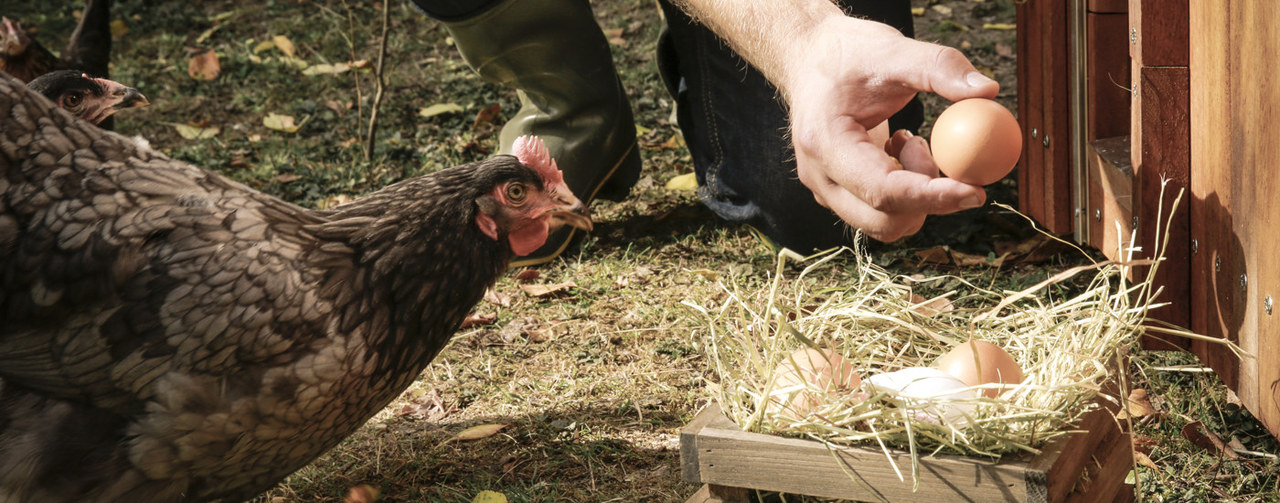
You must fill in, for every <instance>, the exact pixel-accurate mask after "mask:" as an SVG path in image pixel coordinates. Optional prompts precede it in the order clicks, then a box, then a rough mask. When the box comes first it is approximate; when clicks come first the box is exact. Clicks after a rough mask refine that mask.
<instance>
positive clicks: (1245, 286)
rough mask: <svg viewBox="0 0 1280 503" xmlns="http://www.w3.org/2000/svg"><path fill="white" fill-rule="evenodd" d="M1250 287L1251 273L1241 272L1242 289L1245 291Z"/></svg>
mask: <svg viewBox="0 0 1280 503" xmlns="http://www.w3.org/2000/svg"><path fill="white" fill-rule="evenodd" d="M1248 289H1249V275H1248V274H1241V275H1240V291H1242V292H1243V291H1247V290H1248Z"/></svg>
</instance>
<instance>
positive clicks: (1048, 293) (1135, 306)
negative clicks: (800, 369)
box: [688, 203, 1190, 472]
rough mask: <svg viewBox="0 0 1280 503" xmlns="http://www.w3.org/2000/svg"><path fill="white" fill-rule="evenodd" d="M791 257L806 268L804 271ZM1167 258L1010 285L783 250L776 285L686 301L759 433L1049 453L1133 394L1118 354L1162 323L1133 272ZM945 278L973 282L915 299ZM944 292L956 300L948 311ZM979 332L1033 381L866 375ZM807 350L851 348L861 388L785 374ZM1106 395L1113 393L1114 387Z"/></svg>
mask: <svg viewBox="0 0 1280 503" xmlns="http://www.w3.org/2000/svg"><path fill="white" fill-rule="evenodd" d="M1175 207H1176V203H1175ZM1130 242H1132V241H1130ZM1159 251H1160V250H1155V252H1156V253H1155V254H1154V255H1155V256H1157V257H1159ZM1135 252H1136V250H1128V255H1130V256H1132V255H1133V254H1134V253H1135ZM1082 253H1083V252H1082ZM789 262H798V264H797V265H799V266H801V267H802V270H800V272H798V273H796V272H794V271H795V270H796V268H795V267H792V266H791V264H790V263H789ZM1156 263H1158V261H1157V260H1142V261H1139V260H1128V261H1126V262H1111V261H1107V262H1094V263H1091V264H1087V265H1082V266H1079V267H1075V268H1071V269H1068V270H1066V271H1062V272H1060V273H1058V274H1056V275H1054V276H1052V277H1050V278H1048V279H1046V280H1045V281H1043V282H1041V283H1040V284H1037V285H1034V286H1032V287H1031V288H1028V289H1026V290H1024V291H1020V292H1005V291H993V290H989V289H987V288H983V287H981V286H978V285H974V284H972V283H969V282H966V281H964V280H963V279H960V278H955V277H950V276H948V277H938V278H925V279H914V280H913V279H911V278H906V277H901V276H896V275H894V274H891V273H889V272H887V271H885V270H883V269H882V268H880V267H878V266H876V264H874V263H873V262H871V260H870V259H869V258H868V257H867V256H865V255H864V254H863V253H860V252H859V251H857V250H848V249H844V250H839V251H834V252H828V253H824V254H820V255H817V256H814V257H804V258H802V257H798V256H796V255H795V254H792V253H790V252H787V251H786V250H784V251H783V253H782V254H780V255H779V259H778V263H777V271H776V272H775V274H774V275H773V277H772V278H771V280H770V282H769V285H768V286H767V288H765V289H763V290H761V289H758V288H756V289H752V288H750V287H747V286H745V285H746V284H747V282H748V281H749V280H750V278H738V279H726V280H722V281H721V286H722V288H723V289H724V292H725V294H726V295H725V296H724V297H725V299H724V300H723V301H720V302H716V303H715V305H696V304H693V303H689V304H688V305H689V306H691V307H693V308H694V309H696V310H697V311H699V312H700V313H702V315H703V317H704V320H705V325H703V324H700V326H699V330H698V333H697V334H695V338H696V339H697V340H698V344H699V346H700V349H701V350H702V351H704V352H705V354H706V355H707V360H708V362H709V364H710V366H711V371H712V373H713V374H714V375H713V377H712V379H710V380H709V381H711V384H710V387H711V392H712V395H713V396H714V397H715V399H716V400H717V401H718V402H719V404H720V406H721V408H722V409H723V411H724V412H725V414H726V415H727V416H728V417H730V418H731V419H733V420H735V421H736V422H737V423H738V424H739V425H740V426H741V427H742V428H743V429H745V430H747V431H753V432H759V433H775V434H785V435H792V436H804V437H808V438H812V439H815V440H820V441H823V442H827V443H828V444H829V445H834V446H839V445H849V444H859V445H864V446H867V445H870V446H879V447H880V448H882V449H886V450H887V449H889V448H897V449H907V450H909V451H910V452H911V454H912V456H913V459H918V458H916V456H918V455H928V454H933V453H939V452H947V453H956V454H964V455H977V456H989V457H998V456H1000V455H1003V454H1006V453H1011V452H1031V453H1035V452H1038V448H1040V447H1042V446H1043V445H1044V444H1045V443H1046V442H1048V441H1049V440H1051V439H1053V438H1055V437H1057V436H1060V435H1063V434H1066V433H1070V432H1072V431H1075V430H1073V425H1075V424H1077V423H1078V421H1079V420H1080V418H1081V417H1083V416H1084V415H1085V414H1086V413H1088V412H1090V411H1091V410H1093V408H1095V407H1097V406H1098V403H1097V401H1096V399H1098V398H1099V397H1101V398H1103V399H1104V400H1112V401H1113V402H1116V403H1121V404H1123V403H1124V402H1123V401H1117V400H1116V398H1115V396H1114V395H1119V396H1127V390H1124V383H1123V382H1119V383H1118V384H1119V386H1118V388H1117V386H1112V385H1111V383H1116V382H1117V377H1118V376H1123V374H1117V373H1115V372H1114V369H1116V368H1122V367H1118V366H1117V362H1118V361H1120V360H1119V359H1120V357H1122V356H1123V355H1124V354H1125V352H1126V351H1127V350H1128V349H1129V348H1130V347H1132V346H1133V344H1135V343H1136V341H1137V336H1138V335H1139V334H1140V333H1142V332H1143V331H1144V330H1151V328H1150V327H1144V326H1143V320H1144V319H1145V316H1146V314H1147V311H1148V310H1149V309H1152V308H1154V307H1157V305H1156V304H1154V303H1153V302H1152V299H1153V298H1155V297H1156V295H1155V293H1157V292H1153V291H1152V288H1151V280H1150V277H1151V275H1150V274H1148V275H1146V277H1147V278H1148V279H1146V280H1145V281H1141V282H1136V283H1135V282H1130V281H1128V280H1126V277H1128V276H1129V274H1130V273H1131V270H1130V269H1131V268H1132V267H1135V266H1151V267H1148V269H1150V270H1151V271H1152V272H1154V269H1155V267H1154V265H1155V264H1156ZM787 271H791V272H790V273H788V272H787ZM1088 274H1092V275H1093V277H1092V279H1090V280H1088V281H1084V280H1083V279H1084V278H1087V276H1082V277H1081V278H1082V280H1081V281H1078V282H1076V284H1081V283H1087V285H1088V286H1087V287H1085V288H1084V291H1083V292H1081V293H1078V294H1075V295H1070V296H1068V295H1065V294H1063V293H1062V291H1063V290H1064V289H1058V288H1051V287H1053V286H1054V285H1059V284H1060V283H1061V282H1063V281H1065V280H1067V279H1068V278H1073V277H1076V276H1080V275H1088ZM944 281H946V282H949V283H950V284H953V285H955V284H959V285H961V286H960V287H957V288H955V289H952V290H951V291H947V292H945V293H942V294H941V295H938V296H936V297H934V298H930V299H923V298H920V297H919V296H918V295H914V292H913V288H914V289H917V290H920V289H922V288H921V287H922V285H930V284H932V285H938V284H943V283H942V282H944ZM935 282H937V283H935ZM1075 290H1077V291H1078V290H1079V289H1078V288H1076V289H1075ZM1055 297H1057V298H1055ZM939 299H946V300H948V301H949V303H950V304H951V305H952V306H956V307H955V308H954V309H951V310H946V309H945V308H943V309H939V306H940V305H941V304H944V302H942V301H940V300H939ZM1172 332H1175V333H1179V334H1180V335H1190V334H1185V333H1182V332H1177V331H1172ZM969 339H975V340H982V341H988V342H991V343H994V344H996V345H998V346H1000V347H1001V348H1003V349H1004V350H1005V351H1007V352H1008V353H1009V354H1010V355H1012V356H1013V358H1014V359H1015V360H1016V361H1017V362H1018V363H1019V364H1020V365H1021V367H1022V370H1023V372H1024V379H1023V380H1022V382H1020V383H1018V384H1016V385H1003V386H1002V385H999V384H995V385H986V386H985V388H988V389H996V390H997V391H998V396H996V397H994V398H988V397H986V396H983V394H982V393H970V395H972V396H970V397H968V398H937V399H906V398H902V397H900V396H897V395H894V394H891V393H885V392H883V391H881V390H879V389H878V388H875V387H873V386H869V385H868V383H867V379H868V378H869V376H872V375H875V374H878V373H884V372H890V371H895V370H899V369H903V368H907V367H922V366H929V365H930V364H931V363H933V362H934V361H935V360H936V359H937V358H938V357H939V356H941V355H943V354H944V353H946V352H948V351H949V350H951V349H952V348H954V347H955V346H956V345H958V344H960V343H962V342H964V341H967V340H969ZM805 347H809V348H821V349H824V350H832V351H834V352H836V353H838V354H840V355H842V356H843V357H844V358H845V359H847V360H848V361H849V362H851V363H852V365H853V367H854V370H855V371H856V372H857V373H858V374H859V375H860V376H861V378H862V381H863V382H862V384H861V385H860V386H859V387H858V388H856V389H853V390H847V391H838V392H836V391H832V390H831V389H829V388H826V389H823V388H824V387H823V384H825V383H823V382H821V380H818V382H817V383H815V382H809V381H803V380H801V382H799V383H797V382H796V379H788V378H786V377H785V376H784V374H786V372H785V371H784V370H783V369H784V368H785V366H786V365H787V364H788V362H789V361H794V360H793V359H792V357H790V356H788V355H790V354H791V353H792V352H793V351H794V350H797V349H800V348H805ZM791 365H794V363H791ZM1118 380H1119V381H1123V379H1118ZM970 389H972V388H970ZM1108 389H1109V390H1111V394H1108V393H1104V390H1108ZM806 394H807V395H806ZM797 399H809V400H811V401H812V406H808V407H799V408H798V409H800V412H799V413H797V410H795V409H797V408H792V407H789V406H787V404H791V403H795V402H793V400H797ZM913 468H914V467H913ZM913 472H914V470H913Z"/></svg>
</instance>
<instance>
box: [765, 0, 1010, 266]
mask: <svg viewBox="0 0 1280 503" xmlns="http://www.w3.org/2000/svg"><path fill="white" fill-rule="evenodd" d="M795 40H796V43H794V44H792V45H791V47H792V49H790V50H789V51H788V52H789V53H790V56H791V57H790V58H789V60H790V62H791V63H790V64H789V65H787V67H786V68H785V69H784V71H783V72H782V75H779V77H780V80H781V81H780V82H776V83H777V84H779V88H780V89H782V91H783V94H784V95H785V96H786V97H787V99H788V102H789V104H790V109H791V134H792V141H793V143H794V144H795V151H796V166H797V171H798V174H799V176H800V181H801V182H802V183H804V185H805V186H806V187H808V188H809V189H810V190H812V191H813V194H814V198H815V199H817V201H818V203H819V204H822V205H823V206H826V207H827V208H830V209H831V210H832V211H834V212H835V213H836V214H837V215H839V216H840V218H841V219H843V220H844V221H845V222H847V223H849V224H850V225H852V226H854V227H856V228H858V229H861V230H862V231H863V232H864V233H866V234H867V235H868V236H870V237H872V238H875V239H878V240H881V241H886V242H887V241H895V240H897V239H900V238H902V237H903V236H907V235H910V234H914V233H915V232H917V231H919V230H920V227H921V226H923V225H924V221H925V217H926V216H927V215H929V214H942V213H952V212H956V211H960V210H963V209H968V208H975V207H978V206H981V205H982V204H983V203H984V202H985V200H986V193H985V192H984V191H983V189H982V188H981V187H977V186H973V185H968V184H965V183H962V182H958V181H955V180H952V179H950V178H940V177H939V176H938V167H937V165H935V164H934V162H933V156H932V154H931V153H930V151H929V146H928V144H927V143H926V142H925V140H924V139H923V138H920V137H915V136H912V135H911V134H910V133H909V132H907V131H898V132H896V133H894V135H893V137H892V139H891V141H889V142H888V143H887V144H886V143H885V142H883V141H879V140H875V139H873V137H872V135H871V134H869V130H871V129H872V128H874V127H875V126H876V125H878V124H881V123H882V122H884V121H887V120H888V119H889V116H891V115H893V114H894V113H895V112H897V111H898V110H899V109H901V108H902V107H903V106H905V105H906V104H907V102H908V101H910V100H911V98H912V97H913V96H915V94H916V93H917V92H920V91H924V92H935V93H938V94H939V95H941V96H943V97H944V98H947V99H949V100H952V101H958V100H961V99H965V98H978V97H981V98H993V97H995V95H996V93H997V92H998V91H999V84H997V83H996V82H995V81H992V80H990V79H988V78H987V77H985V76H983V75H982V74H981V73H978V72H977V70H975V69H974V68H973V65H972V64H970V63H969V61H968V59H967V58H965V57H964V55H963V54H961V53H960V51H957V50H955V49H953V48H949V47H944V46H940V45H936V44H930V43H926V42H919V41H916V40H912V39H910V38H907V37H904V36H902V34H900V33H899V32H898V31H897V30H895V29H893V28H892V27H889V26H887V25H883V24H880V23H875V22H871V21H866V20H860V19H855V18H851V17H846V16H843V15H835V16H829V17H828V18H826V19H825V20H823V21H821V22H819V23H817V24H816V25H815V26H814V27H813V30H811V31H810V32H809V34H808V36H807V37H797V38H796V39H795ZM890 156H893V157H896V158H897V160H898V162H900V163H901V166H899V164H898V162H895V161H894V159H893V158H891V157H890Z"/></svg>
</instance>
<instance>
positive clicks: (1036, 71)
mask: <svg viewBox="0 0 1280 503" xmlns="http://www.w3.org/2000/svg"><path fill="white" fill-rule="evenodd" d="M1043 11H1044V8H1043V6H1042V4H1041V3H1040V2H1023V3H1020V4H1018V5H1017V8H1016V11H1015V12H1016V14H1017V25H1018V28H1017V30H1018V33H1017V37H1018V43H1017V55H1018V123H1019V124H1020V125H1021V126H1022V156H1021V157H1020V158H1019V159H1018V209H1019V210H1021V211H1022V212H1023V213H1025V214H1026V215H1027V216H1029V217H1031V218H1034V219H1036V220H1037V221H1040V222H1043V221H1045V206H1044V199H1045V197H1044V196H1045V195H1044V193H1043V188H1042V187H1043V180H1044V149H1042V148H1041V147H1040V130H1041V129H1042V128H1043V127H1044V126H1043V125H1042V124H1043V122H1044V85H1043V84H1042V80H1041V75H1042V74H1041V72H1040V67H1041V65H1042V62H1043V60H1044V54H1043V49H1042V44H1041V43H1040V37H1039V36H1038V33H1039V28H1038V27H1039V26H1040V25H1042V24H1044V23H1046V22H1047V21H1046V20H1045V19H1043V17H1044V14H1043V13H1042V12H1043Z"/></svg>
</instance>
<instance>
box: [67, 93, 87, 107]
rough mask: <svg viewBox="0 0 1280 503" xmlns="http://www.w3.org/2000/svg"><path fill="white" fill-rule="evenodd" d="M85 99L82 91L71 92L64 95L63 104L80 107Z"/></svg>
mask: <svg viewBox="0 0 1280 503" xmlns="http://www.w3.org/2000/svg"><path fill="white" fill-rule="evenodd" d="M83 101H84V95H83V94H81V93H70V94H64V95H63V96H62V106H64V107H68V108H75V107H78V106H80V103H82V102H83Z"/></svg>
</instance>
